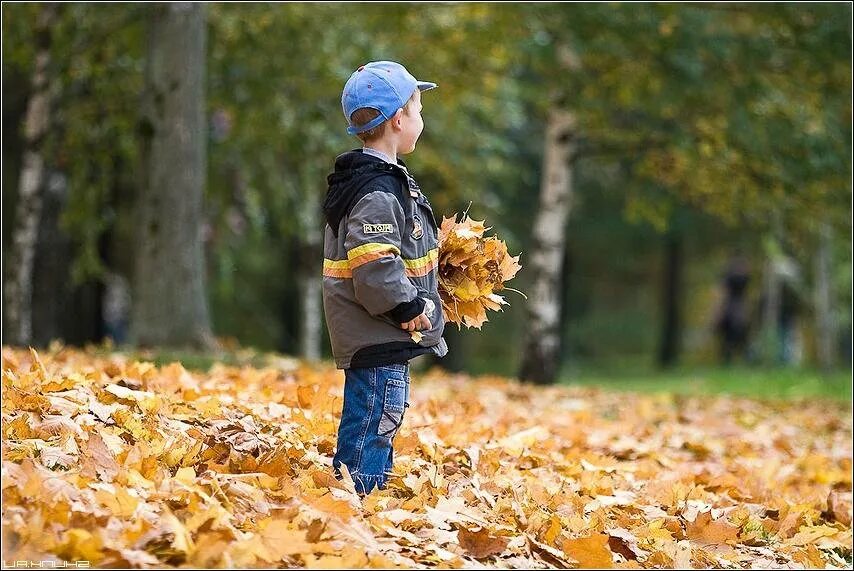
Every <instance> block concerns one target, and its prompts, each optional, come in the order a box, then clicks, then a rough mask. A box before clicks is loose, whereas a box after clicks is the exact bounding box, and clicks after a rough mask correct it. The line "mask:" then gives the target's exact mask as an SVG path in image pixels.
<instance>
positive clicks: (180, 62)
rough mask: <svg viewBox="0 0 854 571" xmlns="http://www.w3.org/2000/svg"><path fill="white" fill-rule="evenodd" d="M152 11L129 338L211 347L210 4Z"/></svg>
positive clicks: (162, 6) (147, 342)
mask: <svg viewBox="0 0 854 571" xmlns="http://www.w3.org/2000/svg"><path fill="white" fill-rule="evenodd" d="M150 15H151V21H150V28H149V37H148V57H147V61H146V78H145V80H146V85H145V92H144V94H143V111H142V112H143V117H142V120H141V122H140V131H141V136H142V165H143V166H142V179H143V180H142V185H141V188H142V189H143V191H142V192H141V193H140V198H139V202H138V205H137V209H138V217H137V219H138V240H137V247H138V251H137V253H136V266H135V269H134V277H133V292H132V300H133V311H132V318H131V336H130V337H131V342H132V343H135V344H138V345H143V346H153V345H160V346H172V347H187V346H192V347H199V348H205V349H211V348H214V347H215V346H216V343H215V340H214V338H213V335H212V333H211V326H210V316H209V310H208V301H207V292H206V289H205V282H206V278H205V263H204V260H205V258H204V253H203V244H202V235H201V229H202V199H203V192H204V187H205V171H206V154H205V148H206V144H207V141H206V137H207V129H206V123H205V59H206V33H207V28H206V23H205V5H204V4H191V3H174V4H157V5H155V6H153V7H152V8H151V12H150Z"/></svg>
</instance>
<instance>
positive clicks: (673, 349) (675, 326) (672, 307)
mask: <svg viewBox="0 0 854 571" xmlns="http://www.w3.org/2000/svg"><path fill="white" fill-rule="evenodd" d="M662 278H663V279H662V287H661V293H662V298H661V307H662V317H663V319H662V323H661V341H660V344H659V350H658V364H659V365H660V366H662V367H671V366H673V365H675V364H676V362H677V361H678V359H679V349H680V339H681V326H682V317H681V311H680V302H681V300H682V236H681V234H680V233H679V232H677V231H676V230H673V229H670V230H669V231H668V232H667V234H666V235H665V237H664V272H663V276H662Z"/></svg>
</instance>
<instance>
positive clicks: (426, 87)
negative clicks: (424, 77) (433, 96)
mask: <svg viewBox="0 0 854 571" xmlns="http://www.w3.org/2000/svg"><path fill="white" fill-rule="evenodd" d="M435 87H436V84H435V83H430V82H429V81H419V82H418V89H419V90H421V91H427V90H429V89H434V88H435Z"/></svg>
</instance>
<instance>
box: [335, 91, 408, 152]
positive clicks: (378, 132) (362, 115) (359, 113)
mask: <svg viewBox="0 0 854 571" xmlns="http://www.w3.org/2000/svg"><path fill="white" fill-rule="evenodd" d="M413 101H415V93H413V94H412V96H411V97H410V98H409V100H408V101H407V102H406V103H405V104H404V106H403V107H402V109H403V112H404V113H406V114H407V115H409V111H410V107H411V106H412V102H413ZM379 114H380V112H379V111H377V110H376V109H372V108H370V107H361V108H359V109H356V110H355V111H353V113H352V115H350V123H352V124H353V125H357V126H361V125H364V124H366V123H368V122H370V121H371V120H373V119H374V118H375V117H377V116H378V115H379ZM386 127H388V121H383V122H382V123H380V124H379V125H377V126H376V127H374V128H373V129H368V130H367V131H362V132H361V133H356V136H357V137H359V139H361V141H362V142H363V143H370V142H372V141H376V140H377V139H379V138H380V137H382V136H383V135H384V134H385V130H386Z"/></svg>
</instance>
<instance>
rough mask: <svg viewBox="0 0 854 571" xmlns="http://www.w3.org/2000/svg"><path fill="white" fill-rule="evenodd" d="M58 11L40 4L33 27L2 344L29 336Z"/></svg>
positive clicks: (21, 341) (19, 342)
mask: <svg viewBox="0 0 854 571" xmlns="http://www.w3.org/2000/svg"><path fill="white" fill-rule="evenodd" d="M58 12H59V6H58V5H57V4H45V5H44V6H43V8H42V9H41V12H40V13H39V17H38V23H37V30H36V42H37V48H36V62H35V67H34V69H33V76H32V92H31V94H30V98H29V101H28V102H27V114H26V118H25V122H24V144H25V150H24V156H23V160H22V168H21V175H20V178H19V180H18V203H17V206H16V210H15V222H14V224H15V228H14V232H13V243H12V249H11V251H10V252H9V258H8V260H7V262H6V268H5V270H6V272H5V273H6V279H5V284H4V288H3V289H4V298H5V299H4V300H3V301H4V304H3V305H4V315H5V318H6V327H5V329H4V332H5V337H4V342H5V343H8V344H14V345H26V344H28V343H30V342H31V338H32V298H33V262H34V259H35V252H36V244H37V240H38V228H39V219H40V217H41V211H42V194H43V192H44V184H45V180H44V179H45V166H44V156H43V155H42V143H43V141H44V138H45V135H46V134H47V129H48V124H49V123H50V114H51V108H50V107H51V101H50V99H51V97H50V89H51V77H50V73H49V67H50V60H51V57H50V49H51V39H52V38H51V32H52V27H53V24H54V22H55V21H56V18H57V15H58Z"/></svg>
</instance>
